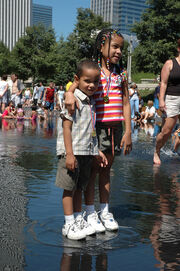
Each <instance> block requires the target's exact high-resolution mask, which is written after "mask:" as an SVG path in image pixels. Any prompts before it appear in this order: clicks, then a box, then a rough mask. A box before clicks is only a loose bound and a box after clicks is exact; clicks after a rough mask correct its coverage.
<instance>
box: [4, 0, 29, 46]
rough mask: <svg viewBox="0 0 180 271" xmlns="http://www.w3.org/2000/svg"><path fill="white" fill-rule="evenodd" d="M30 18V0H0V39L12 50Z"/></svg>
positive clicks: (23, 32)
mask: <svg viewBox="0 0 180 271" xmlns="http://www.w3.org/2000/svg"><path fill="white" fill-rule="evenodd" d="M31 19H32V0H0V41H2V42H3V43H4V44H5V45H6V46H7V47H8V48H9V49H10V50H12V49H13V47H14V46H15V44H16V42H17V41H18V39H19V38H20V37H21V36H23V35H24V34H25V31H26V27H27V26H31V24H32V20H31Z"/></svg>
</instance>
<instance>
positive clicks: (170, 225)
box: [0, 119, 180, 271]
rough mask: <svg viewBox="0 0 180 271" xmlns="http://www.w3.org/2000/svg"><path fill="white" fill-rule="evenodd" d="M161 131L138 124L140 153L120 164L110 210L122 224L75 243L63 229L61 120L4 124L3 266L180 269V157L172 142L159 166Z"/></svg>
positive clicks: (0, 159)
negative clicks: (58, 154)
mask: <svg viewBox="0 0 180 271" xmlns="http://www.w3.org/2000/svg"><path fill="white" fill-rule="evenodd" d="M155 128H157V127H155ZM155 131H156V129H155ZM153 133H154V127H153V126H152V125H151V127H147V126H146V127H144V129H142V128H138V129H136V128H135V129H133V151H132V153H131V154H130V155H129V156H127V157H124V156H123V155H121V156H117V157H116V160H115V163H114V165H113V168H112V171H111V180H112V186H111V200H110V210H111V211H112V212H113V213H114V216H115V217H116V219H117V221H118V223H119V225H120V227H119V231H118V232H116V233H110V232H107V233H106V234H99V235H97V236H96V237H91V238H89V239H88V240H87V241H82V242H73V241H70V240H67V239H66V238H62V235H61V227H62V225H63V222H64V218H63V210H62V204H61V195H62V191H61V190H60V189H58V188H57V187H56V186H55V185H54V181H55V176H56V164H57V159H56V152H55V147H56V121H55V119H54V120H53V121H51V122H47V123H42V124H39V123H38V124H37V125H36V124H34V123H33V124H31V123H29V122H26V123H24V124H14V123H13V122H10V123H8V126H7V125H5V126H4V124H2V127H1V130H0V138H1V141H0V170H1V177H0V180H1V181H0V182H1V185H0V202H1V203H0V217H1V219H0V236H1V240H0V270H6V271H7V270H8V271H9V270H27V271H31V270H38V271H39V270H43V271H45V270H47V271H56V270H62V271H64V270H65V271H66V270H68V271H69V270H73V271H74V270H87V271H90V270H98V271H102V270H103V271H104V270H108V271H109V270H118V271H119V270H122V271H126V270H127V271H134V270H138V271H141V270H142V271H144V270H146V271H152V270H180V167H179V164H180V157H179V156H178V155H175V154H173V153H172V151H171V148H170V143H169V144H167V145H166V146H165V148H164V149H163V151H162V160H163V163H162V166H161V167H156V166H153V163H152V156H153V150H154V141H155V138H154V137H153ZM96 206H97V209H98V207H99V206H98V191H97V188H96Z"/></svg>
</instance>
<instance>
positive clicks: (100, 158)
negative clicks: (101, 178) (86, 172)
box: [97, 150, 108, 167]
mask: <svg viewBox="0 0 180 271" xmlns="http://www.w3.org/2000/svg"><path fill="white" fill-rule="evenodd" d="M97 160H98V163H99V165H100V167H107V165H108V160H107V158H106V156H105V154H104V153H103V152H102V151H100V150H99V156H98V157H97Z"/></svg>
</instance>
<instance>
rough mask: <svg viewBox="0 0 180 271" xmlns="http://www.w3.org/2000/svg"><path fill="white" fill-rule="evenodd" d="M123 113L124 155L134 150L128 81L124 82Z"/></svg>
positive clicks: (122, 142)
mask: <svg viewBox="0 0 180 271" xmlns="http://www.w3.org/2000/svg"><path fill="white" fill-rule="evenodd" d="M123 114H124V122H125V133H124V135H123V138H122V140H121V148H123V147H124V151H123V153H124V155H126V154H129V153H130V151H131V150H132V141H131V107H130V103H129V93H128V85H127V81H125V82H124V83H123Z"/></svg>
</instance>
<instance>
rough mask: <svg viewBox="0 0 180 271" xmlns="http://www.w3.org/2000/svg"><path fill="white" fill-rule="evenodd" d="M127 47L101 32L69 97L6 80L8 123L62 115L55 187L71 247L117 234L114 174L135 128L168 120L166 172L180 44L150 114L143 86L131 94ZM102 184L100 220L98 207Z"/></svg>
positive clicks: (163, 137) (2, 96)
mask: <svg viewBox="0 0 180 271" xmlns="http://www.w3.org/2000/svg"><path fill="white" fill-rule="evenodd" d="M123 46H124V38H123V36H122V35H121V33H119V31H116V30H113V29H103V30H102V31H100V32H99V33H98V35H97V38H96V42H95V46H94V53H93V56H92V58H93V60H89V59H86V60H83V61H81V62H80V63H79V65H78V67H77V71H76V74H75V77H74V82H71V81H70V80H69V82H68V84H67V85H66V90H68V91H66V94H64V92H65V91H64V87H63V86H60V87H59V88H56V86H55V84H54V83H53V82H50V84H49V86H48V87H44V86H43V84H42V82H40V83H39V84H38V85H35V86H34V89H33V92H32V91H31V90H30V89H28V88H27V89H24V86H23V84H22V83H21V81H20V80H19V79H18V78H17V76H16V75H15V74H13V75H12V76H11V82H10V83H8V82H7V81H6V80H7V77H6V76H2V79H1V82H0V103H1V104H0V106H1V111H2V114H1V118H3V119H4V118H16V119H17V121H21V120H23V119H31V120H32V119H36V118H41V119H47V118H51V117H52V113H53V112H54V110H58V111H60V112H61V114H60V117H59V118H58V121H59V125H58V127H59V129H58V136H57V156H58V158H59V160H58V169H57V176H56V185H57V186H58V187H60V188H61V189H63V196H62V203H63V209H64V219H65V224H64V226H63V228H62V234H63V235H64V236H66V237H67V238H69V239H73V240H81V239H84V238H86V236H89V235H92V234H96V233H102V232H105V231H106V230H108V231H115V230H118V228H119V225H118V222H117V221H116V219H115V218H114V215H113V214H112V213H111V212H110V211H109V198H110V186H111V182H110V170H111V167H112V165H113V162H114V159H115V156H116V155H118V154H119V153H120V151H121V149H123V154H124V155H127V154H129V153H130V152H131V150H132V141H131V121H134V122H136V123H137V124H142V123H144V124H146V123H148V122H154V121H156V118H161V119H164V122H162V131H161V133H160V134H159V135H158V136H157V143H156V151H155V154H154V163H155V164H160V162H161V161H160V149H161V147H162V146H163V145H164V144H165V142H166V141H167V139H168V137H169V135H170V134H171V133H172V131H173V128H174V127H175V124H177V121H178V117H179V115H180V99H179V97H180V39H179V40H178V57H176V58H174V59H173V60H170V61H167V63H165V65H164V67H163V69H162V72H161V83H160V84H159V86H158V87H157V88H156V90H155V95H154V101H152V100H149V101H148V102H147V106H145V105H144V101H143V99H142V98H141V97H140V93H139V90H138V88H137V85H136V84H135V83H132V84H131V86H130V87H128V78H127V73H126V71H125V70H124V68H123V66H122V61H121V58H122V50H123ZM8 89H10V97H9V101H8ZM166 89H167V90H166ZM165 94H166V102H165V101H164V100H165V99H164V98H165ZM64 99H65V100H64ZM7 103H8V105H7V106H6V104H7ZM64 105H65V106H64ZM28 107H31V114H30V116H27V113H26V108H28ZM65 107H66V108H65ZM162 112H163V113H162ZM165 113H166V114H165ZM163 114H164V115H163ZM122 122H124V132H123V125H122ZM163 124H164V125H163ZM179 135H180V133H179V129H178V128H177V129H176V131H175V132H174V137H173V140H174V149H175V151H176V150H177V149H178V147H179V145H180V137H179ZM96 176H98V182H99V201H100V211H99V212H98V211H97V210H96V208H95V205H94V190H95V181H96ZM82 191H83V192H84V199H85V215H84V213H83V210H82Z"/></svg>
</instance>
